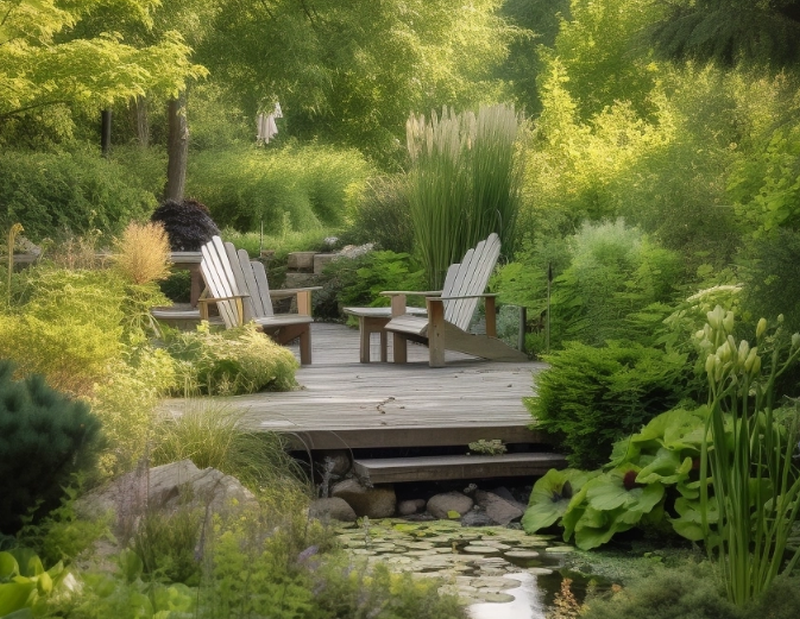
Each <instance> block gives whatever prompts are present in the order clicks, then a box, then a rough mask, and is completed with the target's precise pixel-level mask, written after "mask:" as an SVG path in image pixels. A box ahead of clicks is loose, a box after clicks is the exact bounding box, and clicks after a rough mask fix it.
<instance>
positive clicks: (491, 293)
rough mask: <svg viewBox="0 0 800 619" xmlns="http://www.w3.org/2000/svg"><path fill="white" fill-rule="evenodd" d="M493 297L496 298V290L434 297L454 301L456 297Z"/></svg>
mask: <svg viewBox="0 0 800 619" xmlns="http://www.w3.org/2000/svg"><path fill="white" fill-rule="evenodd" d="M490 298H492V299H494V298H497V293H496V292H483V293H481V294H465V295H456V296H452V297H436V299H437V300H440V301H456V300H458V299H490Z"/></svg>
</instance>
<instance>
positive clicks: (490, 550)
mask: <svg viewBox="0 0 800 619" xmlns="http://www.w3.org/2000/svg"><path fill="white" fill-rule="evenodd" d="M461 552H465V553H467V554H472V555H495V554H499V553H500V551H499V550H498V549H497V548H495V547H493V546H486V545H483V546H479V545H477V544H470V545H469V546H464V548H462V549H461Z"/></svg>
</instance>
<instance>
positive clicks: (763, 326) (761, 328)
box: [756, 318, 767, 339]
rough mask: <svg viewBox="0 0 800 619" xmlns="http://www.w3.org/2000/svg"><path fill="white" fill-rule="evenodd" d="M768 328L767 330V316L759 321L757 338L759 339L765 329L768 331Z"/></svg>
mask: <svg viewBox="0 0 800 619" xmlns="http://www.w3.org/2000/svg"><path fill="white" fill-rule="evenodd" d="M766 330H767V319H766V318H761V319H760V320H759V321H758V325H756V339H758V338H760V337H761V336H762V335H764V331H766Z"/></svg>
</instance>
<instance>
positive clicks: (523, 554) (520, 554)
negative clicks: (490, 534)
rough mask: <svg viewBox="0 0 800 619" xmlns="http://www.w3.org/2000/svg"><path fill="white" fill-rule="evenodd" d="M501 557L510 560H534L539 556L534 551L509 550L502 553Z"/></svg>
mask: <svg viewBox="0 0 800 619" xmlns="http://www.w3.org/2000/svg"><path fill="white" fill-rule="evenodd" d="M503 556H505V557H510V558H512V559H536V558H537V557H539V556H540V554H539V553H538V552H536V551H535V550H523V549H520V550H509V551H508V552H504V553H503Z"/></svg>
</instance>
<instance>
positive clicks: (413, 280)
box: [313, 251, 426, 319]
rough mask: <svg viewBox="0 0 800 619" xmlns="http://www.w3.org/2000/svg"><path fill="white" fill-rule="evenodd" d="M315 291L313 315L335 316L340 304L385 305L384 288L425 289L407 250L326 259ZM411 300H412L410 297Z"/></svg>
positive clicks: (422, 277) (423, 282) (421, 277)
mask: <svg viewBox="0 0 800 619" xmlns="http://www.w3.org/2000/svg"><path fill="white" fill-rule="evenodd" d="M318 284H319V285H321V286H322V290H320V291H319V292H316V293H314V296H313V302H314V315H315V316H317V317H324V318H332V319H337V318H339V317H340V316H341V310H342V307H347V306H356V307H360V306H369V307H373V306H388V305H389V304H390V300H389V297H385V296H381V294H380V293H381V292H383V291H384V290H425V289H426V287H425V286H424V284H425V277H424V273H423V271H422V270H421V269H419V268H418V267H417V265H416V263H415V262H414V260H413V258H412V257H411V256H410V255H409V254H396V253H394V252H392V251H370V252H367V253H365V254H362V255H361V256H358V257H356V258H352V259H351V258H346V257H342V258H340V259H338V260H334V261H332V262H330V263H328V264H327V265H326V266H325V268H324V270H323V272H322V276H321V277H320V278H319V280H318ZM409 301H410V302H414V301H415V300H414V299H413V298H412V299H409Z"/></svg>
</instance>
